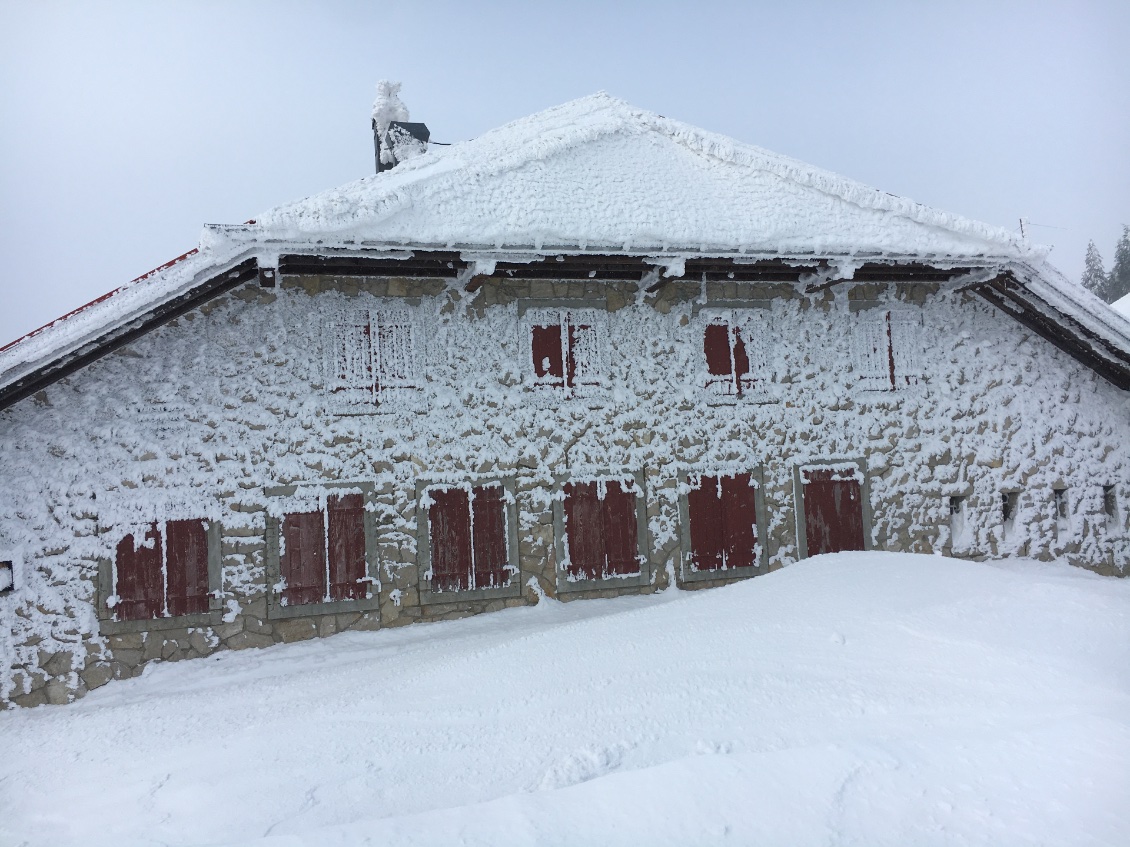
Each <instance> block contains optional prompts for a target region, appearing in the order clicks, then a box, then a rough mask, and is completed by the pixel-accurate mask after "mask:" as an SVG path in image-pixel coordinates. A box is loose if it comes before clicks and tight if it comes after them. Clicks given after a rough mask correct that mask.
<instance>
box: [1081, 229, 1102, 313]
mask: <svg viewBox="0 0 1130 847" xmlns="http://www.w3.org/2000/svg"><path fill="white" fill-rule="evenodd" d="M1108 281H1109V278H1108V277H1107V274H1106V270H1105V269H1104V268H1103V257H1102V255H1101V254H1100V253H1099V248H1098V247H1096V246H1095V242H1093V241H1088V242H1087V258H1086V259H1085V260H1084V264H1083V278H1082V279H1081V280H1080V282H1081V283H1082V284H1083V287H1084V288H1086V289H1087V290H1088V291H1090V292H1091V293H1092V294H1094V295H1095V296H1096V297H1099V298H1101V299H1103V300H1106V289H1107V282H1108Z"/></svg>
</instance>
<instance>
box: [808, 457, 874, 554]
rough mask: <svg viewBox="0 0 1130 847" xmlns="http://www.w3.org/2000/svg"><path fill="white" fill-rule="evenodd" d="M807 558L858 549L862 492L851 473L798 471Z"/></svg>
mask: <svg viewBox="0 0 1130 847" xmlns="http://www.w3.org/2000/svg"><path fill="white" fill-rule="evenodd" d="M801 474H802V476H803V479H802V482H803V486H802V487H803V489H804V494H803V499H804V533H805V539H806V540H807V547H808V555H809V556H818V555H820V554H821V553H839V552H840V551H842V550H862V549H864V547H863V491H862V488H861V486H860V484H859V480H858V479H857V478H856V476H855V472H853V471H847V472H844V471H839V470H833V469H819V470H818V469H815V468H813V469H810V470H802V471H801Z"/></svg>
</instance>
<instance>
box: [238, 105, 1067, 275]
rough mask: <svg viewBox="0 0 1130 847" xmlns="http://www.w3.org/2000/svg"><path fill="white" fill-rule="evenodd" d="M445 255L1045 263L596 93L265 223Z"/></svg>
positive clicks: (961, 225) (1021, 245)
mask: <svg viewBox="0 0 1130 847" xmlns="http://www.w3.org/2000/svg"><path fill="white" fill-rule="evenodd" d="M257 220H258V229H259V232H261V233H270V234H271V235H272V236H273V237H278V238H283V239H288V240H302V239H304V238H308V237H310V236H317V237H318V238H322V239H326V240H327V243H328V242H330V241H338V242H343V241H349V240H358V241H367V240H370V239H377V240H379V241H381V242H383V243H386V244H397V243H400V244H406V245H415V246H424V245H431V246H434V247H445V246H446V247H453V246H463V245H466V246H487V247H516V248H534V249H542V248H554V247H558V248H581V249H585V250H600V249H614V250H632V251H652V250H660V251H662V250H694V251H722V252H736V253H770V254H782V253H783V254H791V253H803V254H811V253H816V254H826V253H833V254H834V253H840V254H856V253H863V254H867V253H878V254H901V255H915V256H923V255H934V256H949V257H970V256H977V257H985V256H996V257H1008V258H1023V259H1042V258H1043V256H1044V255H1045V253H1046V250H1045V249H1044V248H1035V247H1032V246H1031V245H1029V244H1028V242H1027V241H1025V240H1023V239H1021V238H1018V237H1016V236H1015V235H1013V234H1012V233H1010V232H1008V231H1006V230H1003V229H999V228H997V227H992V226H989V225H987V224H982V223H978V222H976V221H970V220H967V219H965V218H961V217H959V216H956V215H951V214H948V213H946V212H940V211H937V210H934V209H930V208H928V207H926V206H923V205H921V204H918V203H914V202H912V201H910V200H906V199H904V198H901V197H896V196H894V195H891V194H886V193H884V192H882V191H877V190H876V189H874V188H870V187H868V186H866V185H863V184H861V183H858V182H855V181H853V180H849V179H845V178H844V177H840V176H837V175H836V174H832V173H829V172H827V171H822V170H819V169H817V168H813V167H811V166H810V165H806V164H804V163H802V162H798V161H796V160H794V159H789V158H786V157H784V156H779V155H777V154H776V153H771V152H769V151H768V150H763V149H761V148H759V147H754V146H752V145H748V144H742V143H741V142H738V141H735V140H733V139H731V138H726V137H725V136H722V135H716V134H714V133H710V132H706V131H705V130H700V129H697V128H695V127H692V126H689V125H687V124H683V123H680V122H678V121H673V120H670V119H668V118H664V117H661V116H659V115H655V114H652V113H650V112H645V111H643V110H640V109H636V108H634V107H632V106H630V105H629V104H627V103H625V102H624V101H622V100H618V99H616V98H614V97H610V96H609V95H607V94H604V93H600V94H594V95H592V96H590V97H583V98H581V99H579V100H574V101H572V102H570V103H566V104H564V105H562V106H557V107H555V108H552V109H547V110H545V111H544V112H539V113H537V114H535V115H531V116H529V117H527V118H523V119H521V120H519V121H515V122H514V123H511V124H507V125H506V126H503V127H500V128H499V129H496V130H492V131H491V132H488V133H486V134H485V135H483V136H481V137H479V138H476V139H474V140H472V141H467V142H464V143H462V144H456V145H452V146H451V147H447V148H438V149H436V148H433V151H432V152H429V153H428V154H426V155H424V156H421V157H419V158H416V159H412V160H409V161H407V162H405V163H403V164H401V165H398V166H397V167H396V168H395V169H394V170H393V171H391V172H389V173H383V174H378V175H374V176H370V177H365V178H364V179H359V180H357V181H355V182H352V183H349V184H348V185H344V186H342V187H340V188H337V189H334V190H332V191H326V192H323V193H321V194H317V195H315V196H313V197H310V198H307V199H305V200H302V201H299V202H297V203H292V204H289V205H285V206H281V207H279V208H277V209H274V210H272V211H270V212H267V213H265V214H263V215H261V216H259V218H258V219H257Z"/></svg>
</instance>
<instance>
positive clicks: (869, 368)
mask: <svg viewBox="0 0 1130 847" xmlns="http://www.w3.org/2000/svg"><path fill="white" fill-rule="evenodd" d="M860 317H861V319H860V321H859V323H857V324H856V325H855V327H854V331H853V333H852V341H853V348H854V349H853V351H852V352H853V363H854V366H855V369H856V371H857V372H858V373H859V376H860V382H861V384H862V387H863V388H865V389H868V390H871V391H897V390H898V389H900V388H906V387H907V386H910V385H917V384H918V383H919V382H920V381H921V380H922V376H923V373H922V371H923V367H922V338H921V337H922V324H921V320H920V319H919V316H918V315H917V314H914V313H912V312H903V311H892V310H878V311H876V310H872V311H868V312H862V313H860Z"/></svg>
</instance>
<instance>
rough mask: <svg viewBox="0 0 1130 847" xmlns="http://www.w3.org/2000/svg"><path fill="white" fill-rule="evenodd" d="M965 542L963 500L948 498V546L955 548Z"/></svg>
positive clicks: (961, 498)
mask: <svg viewBox="0 0 1130 847" xmlns="http://www.w3.org/2000/svg"><path fill="white" fill-rule="evenodd" d="M965 541H966V538H965V498H964V497H950V546H951V547H955V546H958V545H959V544H964V543H965Z"/></svg>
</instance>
